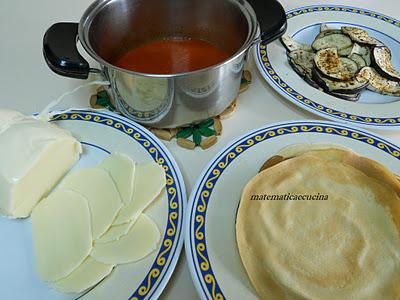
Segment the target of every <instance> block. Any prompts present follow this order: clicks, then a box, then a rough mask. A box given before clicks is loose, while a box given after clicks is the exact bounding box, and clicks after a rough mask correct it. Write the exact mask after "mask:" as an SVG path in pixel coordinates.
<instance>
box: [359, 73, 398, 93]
mask: <svg viewBox="0 0 400 300" xmlns="http://www.w3.org/2000/svg"><path fill="white" fill-rule="evenodd" d="M361 71H364V72H367V73H369V76H370V80H369V85H368V87H367V88H368V89H369V90H371V91H374V92H377V93H380V94H383V95H389V96H400V82H398V81H392V80H389V79H386V78H385V77H382V76H381V75H380V74H379V73H378V72H377V71H376V70H375V69H373V68H371V67H365V68H363V69H362V70H361ZM361 71H360V72H361Z"/></svg>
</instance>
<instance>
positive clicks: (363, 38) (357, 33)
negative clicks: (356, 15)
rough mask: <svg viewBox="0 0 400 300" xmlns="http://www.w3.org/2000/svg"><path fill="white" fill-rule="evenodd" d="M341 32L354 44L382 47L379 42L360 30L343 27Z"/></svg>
mask: <svg viewBox="0 0 400 300" xmlns="http://www.w3.org/2000/svg"><path fill="white" fill-rule="evenodd" d="M342 32H343V33H344V34H346V35H348V36H349V37H350V38H351V40H352V41H354V42H356V43H360V44H367V45H382V43H381V42H380V41H379V40H377V39H375V38H373V37H370V36H369V34H368V32H367V31H365V30H364V29H361V28H357V27H351V26H343V27H342Z"/></svg>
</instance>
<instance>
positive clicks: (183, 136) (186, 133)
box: [176, 127, 193, 139]
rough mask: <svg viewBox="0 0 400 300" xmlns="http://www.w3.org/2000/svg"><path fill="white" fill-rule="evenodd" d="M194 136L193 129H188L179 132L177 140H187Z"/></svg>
mask: <svg viewBox="0 0 400 300" xmlns="http://www.w3.org/2000/svg"><path fill="white" fill-rule="evenodd" d="M192 134H193V127H186V128H183V129H181V130H179V131H178V133H177V134H176V138H177V139H187V138H188V137H189V136H191V135H192Z"/></svg>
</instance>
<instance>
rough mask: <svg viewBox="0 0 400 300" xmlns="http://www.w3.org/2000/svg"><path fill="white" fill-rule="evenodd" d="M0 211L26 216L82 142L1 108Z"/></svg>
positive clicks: (72, 160) (71, 161)
mask: <svg viewBox="0 0 400 300" xmlns="http://www.w3.org/2000/svg"><path fill="white" fill-rule="evenodd" d="M0 118H2V119H1V120H0V123H3V127H1V124H0V127H1V128H0V214H2V215H6V216H9V217H12V218H19V217H27V216H29V215H30V213H31V211H32V209H33V207H34V206H35V205H36V204H37V203H38V201H40V199H41V198H43V197H44V196H46V195H47V194H48V193H49V192H50V191H51V190H52V189H53V187H54V186H55V185H56V183H57V182H58V181H59V180H60V179H61V178H62V176H64V175H65V173H66V172H67V171H68V170H69V169H70V168H71V167H72V165H73V164H74V163H75V162H76V161H77V160H78V159H79V155H80V153H81V152H82V148H81V144H80V143H79V142H78V141H77V140H76V139H75V138H74V137H72V135H71V133H70V132H68V131H66V130H63V129H61V128H58V127H57V126H55V125H53V124H51V123H48V122H44V121H40V120H36V119H34V118H32V117H24V116H22V115H21V114H19V113H18V112H12V111H11V112H7V111H3V110H0Z"/></svg>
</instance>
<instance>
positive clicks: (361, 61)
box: [349, 53, 367, 70]
mask: <svg viewBox="0 0 400 300" xmlns="http://www.w3.org/2000/svg"><path fill="white" fill-rule="evenodd" d="M349 58H350V59H351V60H352V61H354V62H355V63H356V64H357V66H358V70H361V69H362V68H364V67H366V66H367V63H366V62H365V60H364V58H363V57H362V56H361V55H359V54H355V53H353V54H351V55H349Z"/></svg>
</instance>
